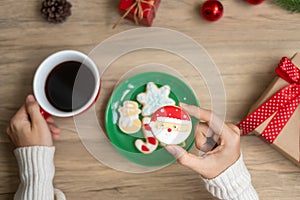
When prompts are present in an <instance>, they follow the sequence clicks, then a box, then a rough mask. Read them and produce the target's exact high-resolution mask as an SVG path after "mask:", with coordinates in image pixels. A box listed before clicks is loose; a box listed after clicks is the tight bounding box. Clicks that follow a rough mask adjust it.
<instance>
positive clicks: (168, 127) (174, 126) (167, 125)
mask: <svg viewBox="0 0 300 200" xmlns="http://www.w3.org/2000/svg"><path fill="white" fill-rule="evenodd" d="M150 127H151V131H152V133H153V135H154V136H155V138H156V139H157V140H158V141H160V142H161V143H164V144H180V143H182V142H184V141H185V140H186V139H187V138H188V136H189V134H190V132H191V130H192V121H191V118H190V116H189V115H188V114H187V113H186V112H185V111H184V110H182V109H181V108H180V107H177V106H165V107H162V108H160V109H158V110H157V111H156V112H155V113H154V114H153V115H152V118H151V122H150Z"/></svg>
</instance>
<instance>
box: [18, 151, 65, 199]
mask: <svg viewBox="0 0 300 200" xmlns="http://www.w3.org/2000/svg"><path fill="white" fill-rule="evenodd" d="M54 152H55V147H45V146H32V147H22V148H17V149H16V150H15V151H14V154H15V156H16V158H17V162H18V165H19V172H20V185H19V188H18V190H17V192H16V194H15V196H14V199H15V200H41V199H43V200H54V199H57V200H65V199H66V198H65V195H64V194H63V193H62V192H61V191H60V190H57V189H54V188H53V178H54V173H55V168H54Z"/></svg>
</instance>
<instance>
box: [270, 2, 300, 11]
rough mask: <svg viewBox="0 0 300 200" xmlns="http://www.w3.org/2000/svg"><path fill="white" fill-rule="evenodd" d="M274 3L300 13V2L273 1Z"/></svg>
mask: <svg viewBox="0 0 300 200" xmlns="http://www.w3.org/2000/svg"><path fill="white" fill-rule="evenodd" d="M273 3H275V4H277V5H278V6H280V7H282V8H284V9H286V10H289V11H291V12H298V13H300V0H273Z"/></svg>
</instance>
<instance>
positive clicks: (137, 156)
mask: <svg viewBox="0 0 300 200" xmlns="http://www.w3.org/2000/svg"><path fill="white" fill-rule="evenodd" d="M148 82H154V83H155V84H156V85H157V86H158V87H161V86H163V85H169V86H170V87H171V93H170V95H169V97H170V98H172V99H173V100H175V102H176V105H178V103H179V102H184V103H187V104H192V105H197V106H199V104H198V101H197V98H196V96H195V94H194V92H193V91H192V90H191V88H190V87H189V86H188V85H187V84H186V83H184V82H183V81H182V80H181V79H179V78H177V77H175V76H172V75H170V74H166V73H162V72H146V73H141V74H137V75H134V76H132V77H130V78H128V79H127V80H125V81H123V82H122V83H120V84H119V85H118V87H117V88H116V89H115V90H114V92H113V94H112V96H111V98H110V100H109V102H108V105H107V108H106V114H105V125H106V132H107V135H108V137H109V139H110V141H111V143H112V144H113V146H114V147H115V148H116V150H117V151H118V152H119V153H120V154H121V155H122V156H123V157H125V158H127V159H128V160H130V161H132V162H134V163H137V164H139V165H143V166H164V165H167V164H170V163H172V162H174V161H175V159H174V157H173V156H171V155H170V154H169V153H168V152H167V151H166V150H165V149H164V148H163V147H161V146H159V147H158V148H157V149H156V150H155V151H154V152H153V153H151V154H147V155H146V154H143V153H141V152H139V151H138V150H137V149H136V147H135V145H134V141H135V140H136V139H138V138H144V137H143V133H142V131H141V130H140V131H139V132H137V133H135V134H132V135H127V134H125V133H123V132H122V131H121V130H120V129H119V127H118V117H119V113H118V108H119V107H120V106H122V105H123V102H124V101H128V100H131V101H136V102H137V100H136V96H137V95H138V94H140V93H142V92H145V90H146V85H147V83H148ZM139 106H140V109H142V105H141V104H139ZM140 117H142V116H141V115H140ZM197 121H198V120H197V119H195V118H193V117H192V123H193V129H192V133H191V134H190V136H189V137H188V138H187V140H186V146H185V148H186V149H187V150H189V149H190V148H191V147H192V145H193V142H194V134H193V133H194V124H195V123H196V122H197Z"/></svg>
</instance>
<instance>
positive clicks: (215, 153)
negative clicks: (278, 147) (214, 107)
mask: <svg viewBox="0 0 300 200" xmlns="http://www.w3.org/2000/svg"><path fill="white" fill-rule="evenodd" d="M180 106H181V107H182V108H183V109H184V110H185V111H186V112H187V113H189V114H190V115H191V116H194V117H196V118H198V119H200V120H201V121H203V122H199V123H198V124H196V125H195V144H196V147H197V148H198V149H199V150H201V151H203V152H206V153H205V154H203V155H201V156H197V155H194V154H191V153H189V152H187V151H186V150H185V149H183V148H182V147H180V146H177V145H168V146H166V150H167V151H168V152H169V153H171V154H172V155H173V156H174V157H175V158H176V159H177V161H178V163H180V164H181V165H183V166H186V167H188V168H190V169H192V170H194V171H195V172H197V173H199V174H200V175H201V176H202V177H204V178H207V179H212V178H215V177H217V176H218V175H220V174H221V173H222V172H223V171H225V170H226V169H227V168H228V167H230V166H231V165H232V164H234V163H235V162H236V161H237V160H238V158H239V157H240V130H239V128H238V127H237V126H235V125H233V124H225V123H223V122H222V121H221V120H220V119H218V118H217V117H216V116H215V115H214V114H213V113H212V112H211V111H210V110H205V109H202V108H199V107H196V106H193V105H187V104H184V103H181V104H180ZM215 144H217V147H216V148H214V149H213V147H214V146H215ZM211 149H212V150H211Z"/></svg>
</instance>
